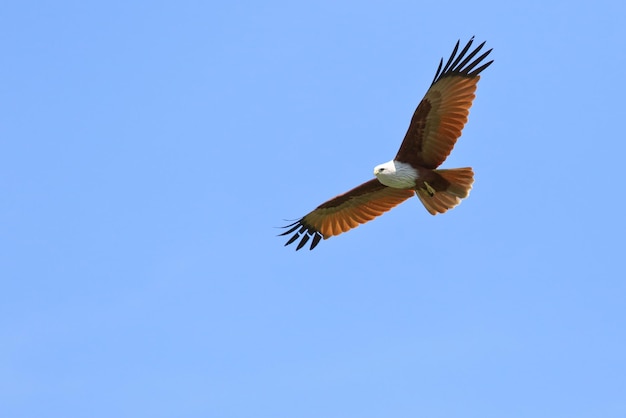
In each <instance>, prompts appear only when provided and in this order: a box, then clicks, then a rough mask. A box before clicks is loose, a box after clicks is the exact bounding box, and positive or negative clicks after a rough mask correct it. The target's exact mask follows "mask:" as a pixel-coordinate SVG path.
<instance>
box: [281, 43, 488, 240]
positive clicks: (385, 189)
mask: <svg viewBox="0 0 626 418" xmlns="http://www.w3.org/2000/svg"><path fill="white" fill-rule="evenodd" d="M473 42H474V37H471V38H470V40H469V41H468V43H467V44H466V45H465V47H463V49H462V50H461V51H460V53H458V55H457V52H459V45H460V39H459V40H458V41H457V43H456V45H455V47H454V49H453V51H452V54H451V55H450V58H449V59H448V61H447V62H446V65H445V66H444V65H443V58H441V60H440V61H439V67H438V68H437V71H436V72H435V77H434V78H433V81H432V83H431V85H430V87H429V88H428V91H427V92H426V94H425V95H424V98H423V99H422V100H421V102H420V103H419V104H418V106H417V108H416V109H415V112H414V113H413V117H412V118H411V122H410V124H409V128H408V130H407V132H406V134H405V136H404V139H403V140H402V143H401V145H400V149H399V150H398V153H397V155H396V156H395V157H394V159H392V160H390V161H388V162H386V163H384V164H379V165H377V166H376V167H374V176H375V178H373V179H371V180H369V181H367V182H365V183H363V184H361V185H359V186H357V187H355V188H354V189H352V190H349V191H348V192H346V193H343V194H340V195H338V196H336V197H334V198H332V199H330V200H328V201H326V202H324V203H322V204H321V205H319V206H318V207H317V208H315V209H314V210H313V211H311V212H310V213H308V214H307V215H305V216H303V217H302V218H300V219H299V220H297V221H295V222H293V223H291V224H289V225H286V226H284V227H282V228H284V229H287V230H286V231H285V232H283V233H281V234H279V236H286V235H290V234H293V235H292V236H291V237H290V238H289V240H288V241H287V242H286V243H285V246H287V245H290V244H292V243H294V242H295V241H297V240H298V239H300V242H299V243H298V245H297V246H296V251H298V250H300V249H301V248H303V247H304V246H305V245H306V244H307V242H308V241H309V240H310V239H311V244H310V247H309V249H310V250H313V249H314V248H315V247H316V246H317V245H318V244H319V242H320V241H321V239H322V238H323V239H325V240H326V239H328V238H330V237H333V236H336V235H339V234H341V233H344V232H347V231H349V230H350V229H353V228H356V227H357V226H359V225H361V224H364V223H366V222H369V221H371V220H372V219H374V218H376V217H378V216H380V215H382V214H383V213H385V212H387V211H389V210H390V209H392V208H393V207H395V206H397V205H399V204H400V203H402V202H404V201H405V200H407V199H409V198H411V197H413V195H416V196H417V197H418V198H419V199H420V201H421V202H422V204H423V205H424V207H425V208H426V210H427V211H428V212H429V213H430V214H431V215H436V214H438V213H444V212H446V211H447V210H448V209H452V208H453V207H455V206H457V205H458V204H459V203H460V202H461V199H464V198H466V197H467V196H468V195H469V192H470V190H471V188H472V185H473V183H474V172H473V170H472V168H471V167H463V168H454V169H439V168H438V167H439V166H440V165H441V164H442V163H443V162H444V161H445V159H446V158H447V157H448V155H449V154H450V152H451V151H452V148H453V147H454V145H455V143H456V141H457V139H458V138H459V137H460V136H461V131H462V130H463V127H464V126H465V124H466V123H467V118H468V115H469V109H470V107H471V106H472V101H473V100H474V97H475V92H476V86H477V84H478V80H479V79H480V73H481V72H482V71H483V70H485V69H486V68H487V67H489V66H490V65H491V64H492V63H493V60H491V61H488V62H486V63H483V61H484V60H485V58H486V57H487V56H488V55H489V54H490V53H491V51H492V49H489V50H488V51H486V52H484V53H483V54H481V55H480V56H478V57H477V58H475V57H476V56H477V55H478V53H479V52H480V51H481V50H482V48H483V46H484V45H485V42H483V43H481V44H480V45H478V46H477V47H476V48H474V49H473V50H472V51H471V52H469V51H470V48H471V46H472V43H473ZM468 52H469V53H468Z"/></svg>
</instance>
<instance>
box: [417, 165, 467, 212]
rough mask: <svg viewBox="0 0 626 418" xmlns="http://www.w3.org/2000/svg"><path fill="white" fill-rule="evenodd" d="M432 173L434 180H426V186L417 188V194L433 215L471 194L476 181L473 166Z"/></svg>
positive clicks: (453, 205)
mask: <svg viewBox="0 0 626 418" xmlns="http://www.w3.org/2000/svg"><path fill="white" fill-rule="evenodd" d="M432 173H433V174H434V176H433V178H432V180H431V181H425V182H424V187H421V188H417V189H416V190H415V194H417V197H419V199H420V200H421V201H422V203H423V204H424V206H425V207H426V210H427V211H428V212H430V214H431V215H436V214H438V213H444V212H445V211H447V210H448V209H452V208H453V207H455V206H456V205H458V204H459V203H461V199H464V198H466V197H467V196H469V192H470V190H471V189H472V184H473V183H474V172H473V171H472V168H471V167H464V168H454V169H451V170H433V171H432Z"/></svg>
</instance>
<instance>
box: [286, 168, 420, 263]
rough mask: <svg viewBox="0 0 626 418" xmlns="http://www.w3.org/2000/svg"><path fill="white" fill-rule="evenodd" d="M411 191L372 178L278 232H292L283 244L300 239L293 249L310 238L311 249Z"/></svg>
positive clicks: (409, 193)
mask: <svg viewBox="0 0 626 418" xmlns="http://www.w3.org/2000/svg"><path fill="white" fill-rule="evenodd" d="M413 194H414V191H413V190H412V189H394V188H391V187H387V186H385V185H383V184H381V183H380V182H379V181H378V179H372V180H370V181H368V182H365V183H363V184H361V185H360V186H357V187H355V188H354V189H352V190H350V191H348V192H346V193H344V194H341V195H339V196H336V197H334V198H332V199H330V200H329V201H327V202H324V203H322V204H321V205H319V206H318V207H317V208H316V209H315V210H313V211H312V212H310V213H309V214H307V215H305V216H304V217H302V218H301V219H300V220H298V221H296V222H294V223H292V224H290V225H287V226H285V227H284V228H286V229H287V228H288V229H287V231H285V232H283V233H282V234H280V235H281V236H282V235H291V234H293V236H291V237H290V238H289V240H288V241H287V243H286V244H285V245H289V244H292V243H294V242H295V241H297V240H298V239H299V238H300V242H299V243H298V245H297V247H296V251H297V250H299V249H301V248H302V247H304V246H305V245H306V243H307V242H308V241H309V239H310V238H313V240H312V241H311V246H310V249H311V250H312V249H313V248H315V247H316V246H317V244H318V243H319V242H320V240H321V239H322V238H324V239H328V238H330V237H332V236H335V235H339V234H341V233H343V232H346V231H349V230H350V229H352V228H356V227H357V226H359V225H361V224H364V223H366V222H369V221H371V220H372V219H374V218H376V217H377V216H380V215H382V214H383V213H385V212H387V211H388V210H390V209H391V208H393V207H394V206H396V205H399V204H400V203H402V202H404V201H405V200H406V199H408V198H410V197H412V196H413Z"/></svg>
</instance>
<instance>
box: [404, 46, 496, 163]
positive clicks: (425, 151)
mask: <svg viewBox="0 0 626 418" xmlns="http://www.w3.org/2000/svg"><path fill="white" fill-rule="evenodd" d="M473 41H474V38H473V37H472V39H470V41H469V42H468V43H467V45H466V46H465V48H463V50H462V51H461V53H460V54H459V55H458V56H456V53H457V51H458V49H459V42H457V43H456V46H455V47H454V51H452V55H450V59H448V62H447V63H446V65H445V67H443V69H442V65H443V59H442V60H441V61H440V62H439V68H438V69H437V73H436V74H435V78H434V79H433V83H432V85H431V86H430V88H429V89H428V92H426V95H425V96H424V98H423V99H422V101H421V102H420V104H419V105H418V106H417V109H416V110H415V113H414V114H413V118H412V119H411V124H410V125H409V129H408V131H407V133H406V135H405V137H404V140H403V141H402V145H400V150H399V151H398V155H396V160H398V161H402V162H405V163H409V164H411V165H413V166H420V167H425V168H431V169H434V168H437V167H438V166H439V165H440V164H441V163H443V162H444V160H445V159H446V157H447V156H448V155H449V154H450V151H452V148H453V147H454V144H455V143H456V140H457V139H458V138H459V137H460V136H461V130H462V129H463V126H465V123H466V122H467V116H468V114H469V108H470V107H471V106H472V101H473V100H474V92H475V91H476V84H477V83H478V80H479V79H480V76H479V75H478V74H479V73H480V72H481V71H483V70H484V69H485V68H487V67H489V65H490V64H491V63H492V62H493V61H489V62H487V63H485V64H483V65H481V66H480V67H478V68H476V66H477V65H479V64H480V63H481V62H482V61H483V60H484V59H485V57H487V55H489V53H490V52H491V49H490V50H489V51H487V52H485V53H483V54H482V55H481V56H479V57H478V58H476V59H473V58H474V57H475V56H476V55H477V54H478V52H479V51H480V50H481V49H482V47H483V45H485V43H484V42H483V43H482V44H480V45H478V47H477V48H476V49H474V50H473V51H472V52H471V53H469V54H468V55H467V56H466V54H467V52H468V51H469V49H470V46H471V45H472V42H473Z"/></svg>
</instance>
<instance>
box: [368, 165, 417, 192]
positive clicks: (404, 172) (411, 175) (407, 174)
mask: <svg viewBox="0 0 626 418" xmlns="http://www.w3.org/2000/svg"><path fill="white" fill-rule="evenodd" d="M374 175H375V176H376V178H377V179H378V181H380V182H381V183H382V184H384V185H385V186H389V187H395V188H398V189H404V188H408V187H413V186H415V180H416V179H417V177H418V174H417V170H415V169H414V168H413V167H411V165H410V164H407V163H403V162H400V161H395V160H391V161H387V162H386V163H384V164H379V165H377V166H376V167H374Z"/></svg>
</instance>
